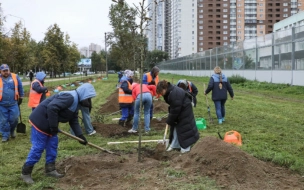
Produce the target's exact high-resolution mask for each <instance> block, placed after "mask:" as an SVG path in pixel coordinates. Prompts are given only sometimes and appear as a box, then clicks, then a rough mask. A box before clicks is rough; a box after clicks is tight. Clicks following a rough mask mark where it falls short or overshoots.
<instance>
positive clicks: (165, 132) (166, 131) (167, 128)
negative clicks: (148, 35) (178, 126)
mask: <svg viewBox="0 0 304 190" xmlns="http://www.w3.org/2000/svg"><path fill="white" fill-rule="evenodd" d="M167 131H168V124H166V129H165V134H164V141H165V140H166V136H167Z"/></svg>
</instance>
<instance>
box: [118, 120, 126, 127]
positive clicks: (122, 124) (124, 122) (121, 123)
mask: <svg viewBox="0 0 304 190" xmlns="http://www.w3.org/2000/svg"><path fill="white" fill-rule="evenodd" d="M118 125H121V126H122V127H125V126H126V121H125V120H119V121H118Z"/></svg>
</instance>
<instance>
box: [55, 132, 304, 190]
mask: <svg viewBox="0 0 304 190" xmlns="http://www.w3.org/2000/svg"><path fill="white" fill-rule="evenodd" d="M134 147H135V148H136V146H134ZM142 155H143V161H142V162H137V161H138V155H137V154H124V155H122V156H117V155H112V154H107V153H101V154H99V155H87V156H83V157H70V158H67V159H65V160H63V161H61V162H59V163H58V165H57V168H58V170H59V171H60V172H63V173H65V174H66V175H65V177H63V178H61V179H60V180H59V183H58V184H57V187H59V188H62V189H70V188H81V189H147V190H148V189H149V190H150V189H160V190H161V189H168V184H170V183H174V182H179V181H180V180H183V181H184V182H185V183H190V182H191V181H194V179H195V178H196V177H197V176H209V177H211V178H213V179H214V180H216V182H217V184H218V185H219V186H220V187H222V188H223V189H240V190H241V189H242V190H243V189H250V190H255V189H256V190H260V189H269V190H270V189H278V190H280V189H292V190H295V189H298V190H300V189H303V187H304V181H303V178H302V177H301V176H300V175H298V174H294V173H293V172H291V171H289V170H288V169H286V168H281V167H276V166H274V165H273V164H271V163H267V162H263V161H260V160H258V159H256V158H255V157H253V156H251V155H249V154H247V153H245V152H243V151H242V150H241V149H239V148H238V147H236V146H234V145H230V144H227V143H225V142H223V141H221V140H219V139H217V138H215V137H205V138H204V139H202V140H201V141H199V142H198V143H196V144H195V145H194V146H193V148H192V150H191V152H190V153H187V154H180V153H179V152H177V151H173V152H165V151H164V148H163V145H159V144H158V145H156V148H155V149H154V150H151V149H147V148H145V147H143V149H142ZM167 160H170V162H166V163H168V164H164V162H163V161H167ZM168 168H173V169H174V170H182V171H184V172H185V173H186V177H183V178H177V177H175V178H174V177H170V176H168V174H167V172H166V171H167V169H168Z"/></svg>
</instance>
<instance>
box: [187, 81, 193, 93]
mask: <svg viewBox="0 0 304 190" xmlns="http://www.w3.org/2000/svg"><path fill="white" fill-rule="evenodd" d="M187 83H188V88H189V92H191V93H192V87H191V82H190V81H187Z"/></svg>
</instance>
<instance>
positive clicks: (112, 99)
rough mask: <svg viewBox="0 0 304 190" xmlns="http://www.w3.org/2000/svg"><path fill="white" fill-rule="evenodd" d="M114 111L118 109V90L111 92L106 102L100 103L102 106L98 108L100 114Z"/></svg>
mask: <svg viewBox="0 0 304 190" xmlns="http://www.w3.org/2000/svg"><path fill="white" fill-rule="evenodd" d="M115 111H119V104H118V90H116V91H115V92H113V93H112V94H111V95H110V96H109V97H108V98H107V102H106V103H105V104H103V105H102V107H101V108H100V110H99V113H102V114H105V113H107V114H110V113H113V112H115Z"/></svg>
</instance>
